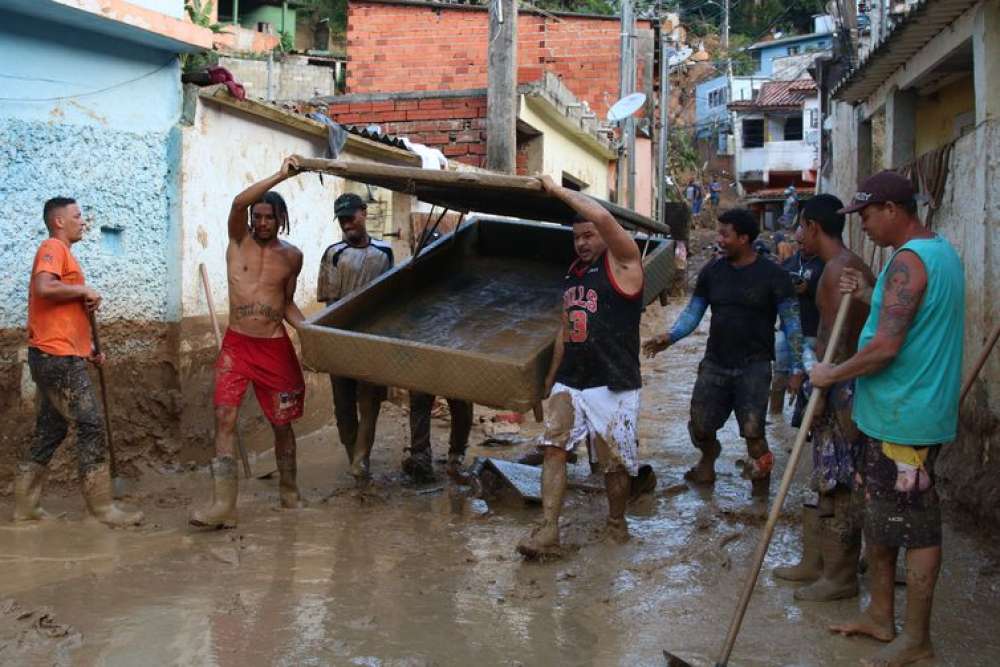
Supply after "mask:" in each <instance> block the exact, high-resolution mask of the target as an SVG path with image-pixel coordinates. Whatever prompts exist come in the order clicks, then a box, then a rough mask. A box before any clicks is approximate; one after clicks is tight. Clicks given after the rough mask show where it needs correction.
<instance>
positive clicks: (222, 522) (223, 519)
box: [190, 456, 239, 528]
mask: <svg viewBox="0 0 1000 667" xmlns="http://www.w3.org/2000/svg"><path fill="white" fill-rule="evenodd" d="M238 495H239V480H238V479H237V476H236V461H235V460H234V459H233V458H232V457H231V456H222V457H219V458H215V459H212V504H211V505H209V506H208V507H204V508H199V509H196V510H195V511H194V512H192V513H191V519H190V523H191V525H192V526H197V527H199V528H235V527H236V498H237V496H238Z"/></svg>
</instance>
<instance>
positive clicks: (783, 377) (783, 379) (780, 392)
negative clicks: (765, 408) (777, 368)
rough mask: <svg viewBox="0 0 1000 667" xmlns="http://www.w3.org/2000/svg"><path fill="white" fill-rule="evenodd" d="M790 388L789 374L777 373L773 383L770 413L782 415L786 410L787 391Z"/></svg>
mask: <svg viewBox="0 0 1000 667" xmlns="http://www.w3.org/2000/svg"><path fill="white" fill-rule="evenodd" d="M787 388H788V374H787V373H775V374H774V379H773V380H772V381H771V400H770V410H769V411H770V413H771V414H772V415H780V414H782V413H783V412H784V410H785V390H786V389H787Z"/></svg>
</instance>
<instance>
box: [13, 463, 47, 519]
mask: <svg viewBox="0 0 1000 667" xmlns="http://www.w3.org/2000/svg"><path fill="white" fill-rule="evenodd" d="M48 475H49V470H48V468H46V467H45V466H43V465H40V464H38V463H35V462H34V461H28V462H25V463H19V464H18V465H17V470H16V472H15V473H14V522H15V523H17V522H21V521H40V520H42V519H47V518H49V513H48V512H46V511H45V510H43V509H42V508H41V505H40V502H41V498H42V490H43V489H44V488H45V480H46V478H47V477H48Z"/></svg>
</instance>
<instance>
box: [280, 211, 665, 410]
mask: <svg viewBox="0 0 1000 667" xmlns="http://www.w3.org/2000/svg"><path fill="white" fill-rule="evenodd" d="M639 243H640V247H642V248H645V244H646V243H647V241H645V240H642V239H640V241H639ZM648 244H649V247H648V249H647V250H646V256H645V260H644V266H645V271H646V288H645V293H644V295H643V299H644V303H649V302H650V301H652V300H653V299H655V298H656V297H657V296H658V295H659V294H660V293H661V292H662V291H663V290H665V289H666V288H667V286H668V285H669V282H670V278H671V274H672V272H673V262H674V244H673V241H670V240H668V239H652V240H649V241H648ZM573 258H574V251H573V237H572V231H571V230H570V229H569V228H568V227H564V226H560V225H554V224H549V223H538V222H527V221H519V220H510V219H499V218H492V217H489V216H478V215H475V216H471V217H470V218H469V219H468V220H467V221H466V222H465V223H464V224H463V225H462V226H461V228H460V229H459V230H458V231H456V232H455V233H454V234H449V235H447V236H444V237H442V238H440V239H438V240H437V241H435V242H434V243H432V244H431V245H429V246H427V248H425V249H424V251H423V252H422V253H421V254H420V255H419V256H418V258H417V259H416V260H414V261H408V262H406V263H404V264H401V265H399V266H398V267H396V268H395V269H393V270H392V271H389V272H388V273H386V274H384V275H382V276H380V277H379V278H378V279H377V280H375V281H373V282H372V283H371V284H369V285H368V286H366V287H365V288H364V289H362V290H359V291H357V292H355V293H353V294H351V295H348V296H347V297H346V298H344V299H341V300H340V301H337V302H336V303H333V304H330V305H329V306H327V307H326V308H325V309H323V310H322V311H320V312H319V313H317V314H316V315H314V316H313V317H311V318H309V319H308V320H307V323H306V326H304V327H303V328H302V330H301V331H300V338H301V341H302V354H303V357H304V359H305V361H306V363H307V364H308V365H309V366H311V367H312V368H314V369H316V370H320V371H325V372H328V373H331V374H333V375H339V376H344V377H351V378H355V379H359V380H365V381H368V382H373V383H377V384H382V385H388V386H395V387H402V388H404V389H412V390H417V391H423V392H428V393H431V394H435V395H438V396H446V397H449V398H460V399H466V400H470V401H473V402H475V403H479V404H481V405H488V406H491V407H495V408H502V409H510V410H517V411H520V412H525V411H527V410H529V409H531V408H532V407H533V406H535V405H537V404H538V403H539V402H540V401H541V399H542V384H543V382H544V379H545V374H546V371H547V370H548V367H549V362H550V360H551V359H552V346H553V341H554V339H555V334H556V333H557V332H558V329H559V321H560V313H561V297H562V280H563V276H564V275H565V271H566V268H567V267H568V266H569V265H570V263H571V262H572V261H573Z"/></svg>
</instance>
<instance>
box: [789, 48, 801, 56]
mask: <svg viewBox="0 0 1000 667" xmlns="http://www.w3.org/2000/svg"><path fill="white" fill-rule="evenodd" d="M788 55H790V56H797V55H799V47H797V46H789V47H788Z"/></svg>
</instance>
